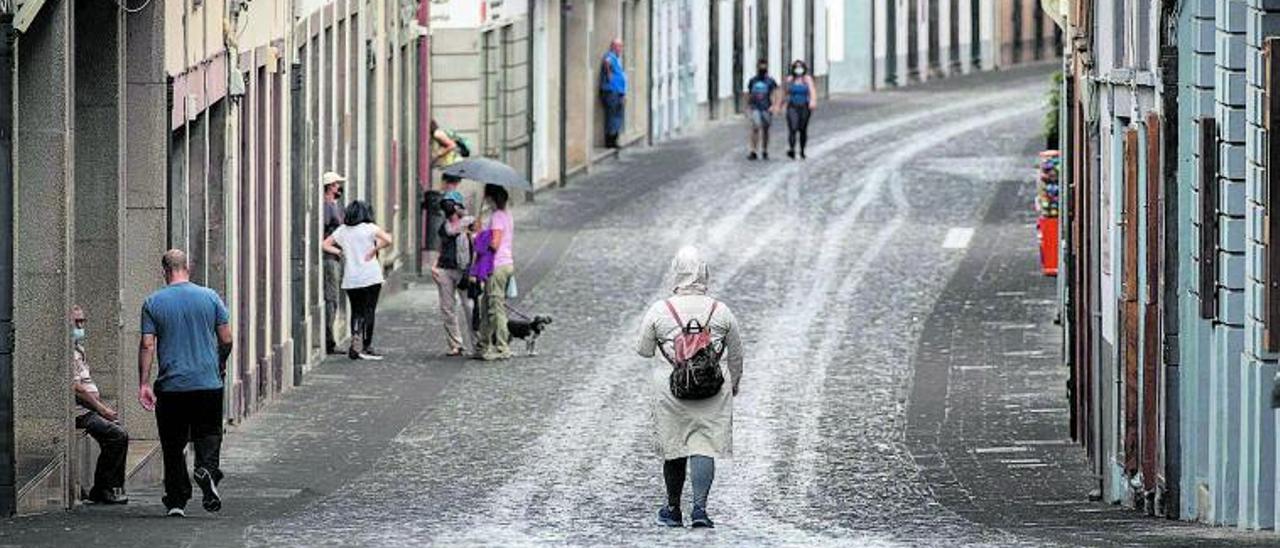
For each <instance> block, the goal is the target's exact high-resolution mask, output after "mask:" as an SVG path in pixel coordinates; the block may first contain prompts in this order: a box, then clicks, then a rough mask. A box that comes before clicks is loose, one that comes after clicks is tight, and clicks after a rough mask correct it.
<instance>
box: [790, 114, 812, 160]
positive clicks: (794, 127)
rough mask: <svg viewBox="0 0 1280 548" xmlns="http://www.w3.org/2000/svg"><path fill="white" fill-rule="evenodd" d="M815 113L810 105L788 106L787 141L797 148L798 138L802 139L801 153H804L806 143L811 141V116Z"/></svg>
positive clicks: (793, 148) (793, 147) (791, 147)
mask: <svg viewBox="0 0 1280 548" xmlns="http://www.w3.org/2000/svg"><path fill="white" fill-rule="evenodd" d="M811 114H813V111H812V110H809V106H808V105H790V106H788V107H787V143H788V144H789V145H791V146H790V147H789V148H790V149H791V150H795V148H796V138H797V137H799V139H800V153H801V154H803V153H804V145H805V143H807V142H808V141H809V116H810V115H811Z"/></svg>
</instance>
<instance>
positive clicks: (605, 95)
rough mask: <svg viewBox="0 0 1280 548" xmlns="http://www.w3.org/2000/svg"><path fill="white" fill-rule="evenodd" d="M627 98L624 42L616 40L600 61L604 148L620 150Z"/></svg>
mask: <svg viewBox="0 0 1280 548" xmlns="http://www.w3.org/2000/svg"><path fill="white" fill-rule="evenodd" d="M626 98H627V71H626V69H624V68H623V67H622V40H619V39H617V38H615V39H614V40H613V42H612V43H610V44H609V51H606V52H605V53H604V57H603V58H602V59H601V61H600V101H601V102H602V103H604V146H606V147H608V148H619V146H618V134H619V133H622V113H623V108H624V106H625V104H626Z"/></svg>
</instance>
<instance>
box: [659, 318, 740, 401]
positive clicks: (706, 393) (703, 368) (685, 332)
mask: <svg viewBox="0 0 1280 548" xmlns="http://www.w3.org/2000/svg"><path fill="white" fill-rule="evenodd" d="M719 304H720V303H718V302H714V301H713V302H712V303H711V312H710V313H708V314H707V320H706V322H705V323H699V322H698V320H697V319H691V320H689V322H688V323H685V321H684V320H682V319H680V313H679V312H676V307H675V306H673V305H672V304H671V301H670V300H668V301H666V305H667V311H668V312H670V313H671V317H672V318H673V319H674V320H675V321H676V325H677V326H679V328H680V333H678V334H677V335H676V336H675V339H674V340H672V349H673V350H672V353H673V354H674V355H671V356H669V355H667V351H666V350H662V356H663V357H664V358H666V359H667V361H668V362H670V363H671V377H670V380H669V382H668V384H669V386H670V388H671V395H673V396H675V397H676V398H677V399H682V400H702V399H706V398H710V397H712V396H714V395H716V394H719V393H720V388H721V387H722V386H724V373H722V372H721V371H720V357H721V356H722V355H723V354H724V347H723V346H722V347H721V348H720V350H718V351H717V350H715V348H713V346H714V345H712V343H711V317H712V316H714V315H715V313H716V306H718V305H719ZM658 348H659V349H662V345H658Z"/></svg>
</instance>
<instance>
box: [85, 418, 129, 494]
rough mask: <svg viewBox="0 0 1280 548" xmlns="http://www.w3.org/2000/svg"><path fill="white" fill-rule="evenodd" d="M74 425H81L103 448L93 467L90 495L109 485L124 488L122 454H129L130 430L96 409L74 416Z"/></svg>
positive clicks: (108, 489) (98, 492)
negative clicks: (108, 418)
mask: <svg viewBox="0 0 1280 548" xmlns="http://www.w3.org/2000/svg"><path fill="white" fill-rule="evenodd" d="M76 428H83V429H84V431H85V432H87V433H88V434H89V436H90V437H92V438H93V439H94V440H95V441H97V442H98V447H99V448H100V449H101V450H102V452H101V454H99V455H98V464H97V467H95V468H94V470H93V488H92V489H90V490H89V498H97V497H99V496H102V495H104V494H106V493H107V492H109V491H111V490H112V489H122V488H124V466H125V456H127V455H128V454H129V431H128V430H125V429H124V427H123V426H120V423H116V422H111V421H109V420H107V419H104V418H102V415H99V414H98V413H97V412H95V411H89V412H88V413H85V414H83V415H80V416H79V417H76Z"/></svg>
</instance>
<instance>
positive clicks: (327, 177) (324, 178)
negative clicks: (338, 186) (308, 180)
mask: <svg viewBox="0 0 1280 548" xmlns="http://www.w3.org/2000/svg"><path fill="white" fill-rule="evenodd" d="M346 180H347V178H346V177H343V176H341V175H339V174H338V172H336V171H326V172H324V175H321V176H320V188H324V187H327V186H329V185H331V184H334V183H342V182H345V181H346Z"/></svg>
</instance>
